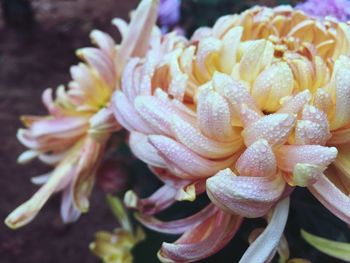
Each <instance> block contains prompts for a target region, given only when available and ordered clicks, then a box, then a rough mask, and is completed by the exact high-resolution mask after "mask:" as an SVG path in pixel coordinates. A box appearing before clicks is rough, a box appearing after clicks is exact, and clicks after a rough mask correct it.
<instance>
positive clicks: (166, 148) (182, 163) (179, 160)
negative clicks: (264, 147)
mask: <svg viewBox="0 0 350 263" xmlns="http://www.w3.org/2000/svg"><path fill="white" fill-rule="evenodd" d="M149 140H150V143H151V144H152V145H153V146H154V147H155V148H157V150H158V152H159V154H160V156H161V157H162V158H163V159H164V160H165V161H166V162H167V164H168V165H169V166H170V167H175V168H176V169H178V170H179V171H183V172H184V173H185V174H187V175H188V176H189V178H188V179H191V178H193V179H195V178H201V177H207V176H211V175H213V174H215V173H216V172H217V171H219V170H221V169H223V168H226V167H229V166H230V165H232V164H233V163H234V161H235V160H236V159H237V156H236V155H234V156H232V157H231V158H228V159H224V160H220V161H212V160H208V159H205V158H203V157H201V156H199V155H197V154H196V153H194V152H193V151H191V150H190V149H188V148H187V147H185V146H183V145H182V144H180V143H178V142H176V141H174V140H173V139H170V138H168V137H165V136H161V135H150V136H149ZM182 176H186V175H182Z"/></svg>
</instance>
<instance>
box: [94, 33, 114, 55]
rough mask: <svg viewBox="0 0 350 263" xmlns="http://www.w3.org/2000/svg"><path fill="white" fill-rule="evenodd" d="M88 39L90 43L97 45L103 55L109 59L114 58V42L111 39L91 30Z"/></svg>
mask: <svg viewBox="0 0 350 263" xmlns="http://www.w3.org/2000/svg"><path fill="white" fill-rule="evenodd" d="M90 38H91V40H92V42H93V43H94V44H95V45H97V46H98V47H99V48H100V49H101V50H102V51H103V53H104V54H105V55H106V56H108V57H110V58H114V57H115V53H116V52H115V45H116V44H115V42H114V40H113V38H112V37H111V36H110V35H108V34H106V33H104V32H102V31H100V30H96V29H95V30H92V31H91V33H90Z"/></svg>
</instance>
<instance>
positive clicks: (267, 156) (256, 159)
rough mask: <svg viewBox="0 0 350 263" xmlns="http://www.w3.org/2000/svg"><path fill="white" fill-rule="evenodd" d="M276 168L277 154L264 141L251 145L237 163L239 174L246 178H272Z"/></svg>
mask: <svg viewBox="0 0 350 263" xmlns="http://www.w3.org/2000/svg"><path fill="white" fill-rule="evenodd" d="M276 167H277V166H276V158H275V154H274V153H273V151H272V148H271V146H270V145H269V144H268V143H267V141H266V140H264V139H261V140H258V141H256V142H255V143H253V144H252V145H250V146H249V147H248V148H247V149H246V150H245V152H243V154H242V155H241V156H240V157H239V159H238V160H237V163H236V169H237V171H238V173H239V174H240V175H245V176H272V175H274V174H276Z"/></svg>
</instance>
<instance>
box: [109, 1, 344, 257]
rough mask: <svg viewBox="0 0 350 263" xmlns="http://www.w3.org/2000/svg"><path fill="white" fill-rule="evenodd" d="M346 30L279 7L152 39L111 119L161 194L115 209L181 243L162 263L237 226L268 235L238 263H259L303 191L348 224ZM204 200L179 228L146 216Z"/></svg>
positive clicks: (128, 71)
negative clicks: (259, 223)
mask: <svg viewBox="0 0 350 263" xmlns="http://www.w3.org/2000/svg"><path fill="white" fill-rule="evenodd" d="M349 34H350V27H349V25H348V24H346V23H342V22H339V23H338V22H334V21H333V20H325V21H319V20H316V19H314V18H311V17H309V16H307V15H306V14H305V13H303V12H302V11H297V10H294V9H292V8H291V7H288V6H280V7H276V8H274V9H270V8H263V7H255V8H252V9H250V10H247V11H246V12H244V13H242V14H240V15H228V16H224V17H222V18H220V19H219V20H218V21H217V22H216V23H215V25H214V26H213V27H212V28H200V29H198V30H197V31H196V32H195V33H194V35H193V36H192V38H191V40H189V41H187V40H185V39H183V38H181V37H179V36H176V35H175V34H174V33H170V34H167V35H165V36H163V37H161V38H160V39H159V43H158V45H159V48H158V49H155V50H153V51H152V52H149V53H148V54H147V55H146V57H145V60H140V59H132V60H130V61H129V63H128V64H127V66H126V68H125V70H124V73H123V76H122V87H121V91H117V92H116V93H115V95H114V96H113V105H112V109H113V111H114V114H115V116H116V118H117V120H118V121H119V123H120V124H121V125H122V126H123V127H125V128H126V129H128V130H129V131H130V140H129V143H130V147H131V149H132V151H133V153H134V154H135V155H136V156H137V157H138V158H140V159H141V160H143V161H145V162H146V163H148V164H149V165H150V167H151V169H152V170H153V171H154V173H155V174H156V175H157V176H158V177H159V178H160V179H161V180H162V181H163V182H164V186H163V187H161V188H160V189H159V190H158V191H156V192H155V193H154V194H153V195H152V196H151V197H149V198H146V199H139V198H138V197H137V196H136V194H135V193H133V192H128V193H127V195H126V196H125V201H126V203H127V204H128V205H129V206H130V207H134V208H137V209H138V210H139V211H140V212H141V213H140V214H139V216H138V217H139V219H140V221H141V222H143V223H144V224H145V225H147V226H149V227H150V228H152V229H155V230H158V231H163V232H167V233H174V234H179V233H184V234H183V235H182V236H181V238H180V239H179V240H177V241H176V242H175V243H174V244H169V243H164V244H163V245H162V248H161V250H160V252H159V258H160V259H161V260H162V261H163V262H192V261H196V260H200V259H202V258H205V257H207V256H209V255H211V254H213V253H215V252H216V251H218V250H219V249H220V248H221V247H223V246H224V245H225V244H226V243H227V242H228V241H229V240H230V239H231V238H232V237H233V236H234V234H235V232H236V231H237V229H238V227H239V225H240V223H241V221H242V219H243V218H244V217H247V218H253V217H262V216H266V215H267V213H268V212H270V211H271V212H272V215H271V216H269V217H268V218H269V225H268V226H267V228H266V229H265V230H264V231H263V232H262V233H261V235H260V236H259V237H257V239H256V240H255V241H254V242H253V243H252V244H251V246H250V247H249V249H248V250H247V251H246V252H245V254H244V255H243V258H242V260H241V262H265V261H269V260H270V259H271V258H272V257H273V255H274V254H275V252H276V248H277V245H278V243H279V241H280V239H281V236H282V233H283V229H284V227H285V224H286V221H287V216H288V210H289V209H288V207H289V199H288V195H289V194H290V193H291V192H292V191H293V189H294V187H297V186H300V187H307V188H308V189H309V190H310V191H311V192H312V194H313V195H314V196H315V197H316V198H317V199H318V200H319V201H320V202H321V203H322V204H323V205H324V206H326V207H327V208H328V209H329V210H330V211H332V212H333V213H334V214H335V215H336V216H338V217H339V218H340V219H342V220H343V221H345V222H346V223H348V224H349V223H350V199H349V196H348V194H349V193H350V192H349V191H350V188H349V176H350V156H349V155H350V147H349V143H350V58H349V55H350V35H349ZM204 191H206V192H207V194H208V196H209V198H210V199H211V201H212V203H213V204H214V205H213V204H210V205H209V206H208V207H207V208H205V209H204V210H203V211H200V212H199V213H198V214H195V215H193V216H191V217H189V218H186V219H182V220H176V221H174V222H161V221H159V220H157V219H155V218H154V217H152V215H153V214H155V213H157V212H159V211H161V210H163V209H165V208H167V207H169V206H170V205H171V204H173V203H174V202H175V201H176V200H194V199H195V197H196V195H197V194H199V193H202V192H204Z"/></svg>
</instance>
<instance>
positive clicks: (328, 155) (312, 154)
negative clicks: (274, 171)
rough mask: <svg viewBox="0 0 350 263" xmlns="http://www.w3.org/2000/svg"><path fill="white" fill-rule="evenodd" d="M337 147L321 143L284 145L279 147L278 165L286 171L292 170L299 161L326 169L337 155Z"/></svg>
mask: <svg viewBox="0 0 350 263" xmlns="http://www.w3.org/2000/svg"><path fill="white" fill-rule="evenodd" d="M337 154H338V151H337V149H336V148H335V147H325V146H320V145H283V146H281V147H280V148H278V149H277V154H276V157H277V165H278V167H279V168H280V169H282V170H283V171H286V172H292V171H293V169H294V166H295V165H296V164H298V163H306V164H313V165H317V166H320V167H323V168H324V169H325V168H326V167H327V166H328V165H330V164H331V163H332V162H333V161H334V160H335V158H336V157H337Z"/></svg>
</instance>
